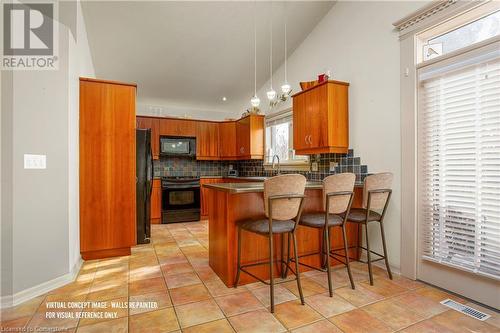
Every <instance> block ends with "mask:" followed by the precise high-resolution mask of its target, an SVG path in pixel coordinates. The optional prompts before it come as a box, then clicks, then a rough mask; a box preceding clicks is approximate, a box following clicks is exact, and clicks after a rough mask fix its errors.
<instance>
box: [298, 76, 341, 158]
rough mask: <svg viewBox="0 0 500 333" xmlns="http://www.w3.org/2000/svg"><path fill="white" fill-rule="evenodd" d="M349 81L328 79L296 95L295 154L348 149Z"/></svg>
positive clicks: (333, 151)
mask: <svg viewBox="0 0 500 333" xmlns="http://www.w3.org/2000/svg"><path fill="white" fill-rule="evenodd" d="M348 90H349V83H346V82H340V81H327V82H325V83H321V84H318V85H316V86H314V87H311V88H309V89H306V90H304V91H301V92H299V93H297V94H295V95H293V147H294V149H295V153H296V154H299V155H300V154H302V155H307V154H321V153H347V150H348V148H349V108H348Z"/></svg>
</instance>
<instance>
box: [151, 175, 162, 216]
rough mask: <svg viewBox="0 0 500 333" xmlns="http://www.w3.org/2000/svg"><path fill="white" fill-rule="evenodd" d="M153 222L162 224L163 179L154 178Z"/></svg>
mask: <svg viewBox="0 0 500 333" xmlns="http://www.w3.org/2000/svg"><path fill="white" fill-rule="evenodd" d="M150 219H151V224H161V179H157V178H155V179H153V190H152V192H151V216H150Z"/></svg>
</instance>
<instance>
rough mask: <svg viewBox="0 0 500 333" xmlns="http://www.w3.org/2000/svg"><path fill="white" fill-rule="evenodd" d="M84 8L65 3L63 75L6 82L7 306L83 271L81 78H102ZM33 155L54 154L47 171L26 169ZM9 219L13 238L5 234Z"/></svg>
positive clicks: (24, 75)
mask: <svg viewBox="0 0 500 333" xmlns="http://www.w3.org/2000/svg"><path fill="white" fill-rule="evenodd" d="M79 6H80V4H79V3H74V2H73V3H64V5H63V4H60V8H59V10H60V15H61V17H60V19H61V22H63V23H64V24H62V23H58V22H55V24H58V25H59V28H58V29H59V55H58V59H59V69H58V70H55V71H15V72H13V73H9V76H10V82H11V87H10V89H5V88H6V87H5V86H4V85H3V84H4V82H5V81H2V88H3V89H2V144H6V142H8V146H7V148H8V149H7V150H6V151H4V150H3V149H2V152H1V153H2V179H6V178H7V179H11V180H12V184H10V186H5V187H4V186H3V185H4V184H3V183H2V246H3V244H9V243H10V244H11V245H10V247H9V248H7V252H8V255H9V256H10V257H11V258H12V265H11V266H9V265H8V264H9V263H8V262H7V264H6V265H4V261H2V274H3V273H4V272H5V269H8V270H9V271H8V272H7V273H6V274H5V275H6V276H7V277H10V278H11V281H10V282H9V283H10V285H8V286H5V283H6V282H5V281H2V283H3V286H4V287H5V288H2V294H1V296H2V297H1V298H2V306H5V305H6V303H8V302H6V301H5V300H9V301H11V302H12V301H13V303H14V304H16V303H19V302H22V301H24V300H26V299H29V298H31V297H35V296H37V295H38V294H41V293H44V292H46V291H48V290H50V289H53V288H55V287H58V286H60V285H62V284H65V283H67V282H69V281H70V280H71V279H72V278H73V277H74V274H75V273H77V272H78V268H79V265H78V263H79V262H80V254H79V252H80V251H79V234H78V229H79V227H78V225H79V216H78V109H79V102H78V90H79V88H78V76H80V75H85V76H93V75H94V74H93V73H94V71H93V66H92V62H91V60H90V56H89V54H90V52H89V47H88V42H87V38H86V33H85V29H83V27H84V24H83V22H82V21H81V20H82V16H81V13H80V7H79ZM77 18H78V19H77ZM74 36H76V41H75V38H74ZM2 80H4V78H2ZM4 100H8V101H9V102H10V104H9V103H7V102H4ZM4 106H7V108H3V107H4ZM5 119H6V120H7V122H4V120H5ZM6 145H7V144H6ZM9 150H11V152H9ZM26 153H34V154H44V155H47V169H45V170H25V169H24V168H23V155H24V154H26ZM6 172H8V174H6ZM7 185H9V184H7ZM6 197H7V198H8V200H5V198H6ZM4 208H7V209H6V210H5V211H4ZM4 217H6V218H7V219H8V221H7V222H8V223H7V225H11V226H12V232H11V233H4V231H5V230H6V229H7V228H6V229H4V223H3V222H5V221H4ZM7 231H9V230H8V229H7ZM4 241H5V243H4ZM5 250H6V249H5V248H3V247H2V256H3V257H5V256H6V253H5V252H4V251H5ZM3 278H4V276H3V277H2V280H3Z"/></svg>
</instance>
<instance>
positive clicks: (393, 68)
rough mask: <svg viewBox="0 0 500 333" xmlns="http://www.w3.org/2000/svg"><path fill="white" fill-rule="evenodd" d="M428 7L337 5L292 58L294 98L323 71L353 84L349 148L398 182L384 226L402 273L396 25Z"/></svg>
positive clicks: (374, 240)
mask: <svg viewBox="0 0 500 333" xmlns="http://www.w3.org/2000/svg"><path fill="white" fill-rule="evenodd" d="M424 4H425V3H424V2H403V1H400V2H395V1H386V2H357V1H349V2H344V1H342V2H337V3H336V4H335V5H334V6H333V7H332V9H331V10H330V12H329V13H328V14H327V15H326V16H325V17H324V18H323V20H321V21H320V23H319V24H318V25H317V26H316V27H315V29H314V30H313V31H312V32H311V33H310V34H309V36H308V37H307V38H306V39H305V40H304V41H303V42H302V44H301V45H300V46H299V47H298V48H297V49H296V50H295V51H294V52H293V54H291V55H290V56H289V58H288V81H289V83H290V84H291V85H292V87H293V91H294V92H297V91H299V90H300V89H299V82H300V81H310V80H314V79H316V77H317V74H320V73H323V72H324V71H325V70H330V71H331V74H332V76H333V77H332V78H333V79H335V80H340V81H347V82H349V83H350V88H349V131H350V133H349V134H350V147H351V148H353V149H354V151H355V154H356V156H360V157H361V160H362V164H367V165H368V171H369V172H370V173H376V172H382V171H390V172H392V173H393V174H394V177H395V179H394V185H393V191H394V194H393V197H392V199H391V203H390V206H389V211H388V215H387V218H386V223H385V230H386V235H387V242H388V251H389V260H390V263H391V266H393V267H394V268H395V269H399V267H400V239H401V237H400V232H401V227H400V224H401V191H400V190H401V145H400V142H401V139H400V138H401V133H400V103H399V80H400V72H399V40H398V33H397V32H396V31H395V30H394V29H393V26H392V23H393V22H395V21H396V20H398V19H400V18H402V17H404V16H406V15H408V14H410V13H411V12H413V11H415V10H417V9H418V8H420V7H421V6H423V5H424ZM283 77H284V69H283V66H281V67H280V68H279V69H278V70H277V71H276V72H275V76H274V80H273V81H274V83H275V90H278V89H279V86H280V85H281V83H282V82H283ZM268 87H269V83H266V84H265V85H264V86H263V88H261V89H260V90H259V92H258V96H259V97H260V98H261V103H262V104H261V105H262V107H261V108H262V109H263V110H264V111H266V112H269V110H268V107H267V101H266V94H265V91H266V90H267V89H268ZM290 105H291V103H287V104H284V105H281V106H280V107H279V108H278V109H277V110H280V109H284V108H287V107H290ZM246 106H248V101H242V104H241V109H244V108H245V107H246ZM277 110H275V111H277ZM371 227H372V228H371V229H370V241H371V242H370V245H371V246H374V247H375V248H376V250H377V249H378V250H380V248H381V246H380V233H379V230H377V229H378V227H376V225H373V226H371ZM375 228H376V229H375Z"/></svg>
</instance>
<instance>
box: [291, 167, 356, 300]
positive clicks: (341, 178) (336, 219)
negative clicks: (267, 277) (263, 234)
mask: <svg viewBox="0 0 500 333" xmlns="http://www.w3.org/2000/svg"><path fill="white" fill-rule="evenodd" d="M355 180H356V175H354V174H353V173H341V174H337V175H332V176H328V177H326V178H325V179H323V208H324V209H325V212H324V213H310V214H303V215H302V217H301V219H300V222H299V224H300V225H301V226H304V227H309V228H316V229H321V230H322V234H323V241H322V248H321V249H320V250H319V251H318V252H316V253H310V254H306V255H302V256H300V257H299V258H301V257H306V256H312V255H320V256H321V259H322V263H323V267H322V268H318V267H314V266H310V265H308V264H305V263H300V262H299V264H301V265H304V266H307V267H309V268H312V269H316V270H319V271H322V272H325V271H326V272H327V274H328V290H329V292H330V297H332V296H333V288H332V277H331V275H330V257H331V258H333V259H335V260H337V261H339V262H340V263H342V264H344V265H345V266H346V267H347V273H348V274H349V280H350V281H351V288H352V289H354V280H353V278H352V273H351V267H350V266H349V255H348V252H347V251H348V250H347V238H346V220H347V218H346V216H347V215H348V214H349V210H350V209H351V204H352V199H353V196H354V192H353V191H354V182H355ZM340 214H344V215H343V216H341V215H340ZM332 227H340V228H341V229H342V239H343V240H344V251H345V255H344V256H343V257H344V261H342V260H340V259H338V258H337V257H336V255H338V254H336V253H332V252H331V248H330V228H332ZM324 266H326V268H324Z"/></svg>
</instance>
